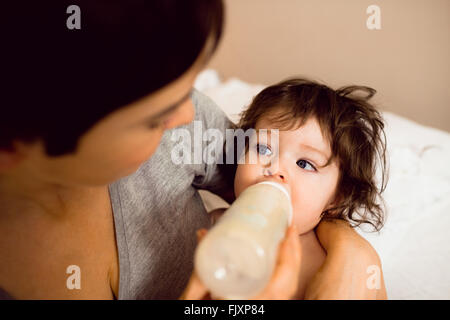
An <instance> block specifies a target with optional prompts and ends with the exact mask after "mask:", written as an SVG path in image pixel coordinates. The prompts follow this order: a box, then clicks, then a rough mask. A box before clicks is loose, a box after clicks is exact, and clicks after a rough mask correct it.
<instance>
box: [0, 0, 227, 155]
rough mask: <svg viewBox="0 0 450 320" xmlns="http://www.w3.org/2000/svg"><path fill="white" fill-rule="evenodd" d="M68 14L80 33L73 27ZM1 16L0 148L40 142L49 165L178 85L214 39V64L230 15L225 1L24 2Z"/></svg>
mask: <svg viewBox="0 0 450 320" xmlns="http://www.w3.org/2000/svg"><path fill="white" fill-rule="evenodd" d="M10 2H13V1H10ZM70 5H77V6H78V7H79V8H80V13H81V14H80V21H81V25H80V26H81V28H80V29H69V28H68V27H67V25H66V21H67V19H68V18H69V17H70V16H71V14H72V13H73V11H70V12H69V13H67V8H68V7H69V6H70ZM1 11H2V14H1V17H0V20H1V29H2V30H1V31H0V32H1V33H2V36H1V40H2V43H1V53H0V58H1V62H0V66H1V68H0V69H1V73H0V77H1V79H2V81H1V83H2V84H3V85H2V87H1V89H0V93H1V96H0V97H1V102H0V103H1V107H0V149H10V148H11V147H12V142H13V141H14V140H21V141H33V140H36V139H42V140H43V141H44V143H45V147H46V151H47V154H48V155H51V156H57V155H62V154H65V153H69V152H73V151H75V150H76V146H77V141H78V140H79V138H80V136H81V135H83V134H84V133H85V132H86V131H87V130H88V129H89V128H91V127H92V126H93V125H94V124H95V123H96V122H98V121H99V120H100V119H101V118H103V117H105V116H106V115H107V114H109V113H111V112H112V111H114V110H116V109H118V108H120V107H123V106H125V105H127V104H129V103H131V102H133V101H136V100H138V99H140V98H142V97H144V96H146V95H148V94H150V93H152V92H154V91H156V90H158V89H160V88H162V87H163V86H165V85H167V84H169V83H170V82H172V81H174V80H175V79H177V78H178V77H180V76H181V75H182V74H183V73H185V72H186V71H187V70H188V69H189V67H190V66H192V65H193V63H194V62H195V61H196V60H197V58H198V57H199V54H200V53H201V51H202V50H203V49H204V48H205V46H206V43H207V41H209V40H212V46H211V49H210V52H208V58H209V56H210V55H211V54H212V52H213V51H214V50H215V48H216V46H217V43H218V41H219V39H220V36H221V33H222V25H223V14H224V10H223V4H222V1H221V0H190V1H180V0H123V1H117V0H116V1H115V0H80V1H77V0H73V1H72V0H71V1H63V0H60V1H29V2H28V1H25V2H24V1H19V2H17V4H14V2H13V4H2V9H1ZM3 15H4V16H3ZM3 33H6V34H3ZM205 62H206V61H205Z"/></svg>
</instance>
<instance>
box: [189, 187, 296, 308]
mask: <svg viewBox="0 0 450 320" xmlns="http://www.w3.org/2000/svg"><path fill="white" fill-rule="evenodd" d="M291 220H292V204H291V198H290V194H289V192H288V191H287V190H286V189H285V188H284V187H283V186H282V185H281V184H279V183H276V182H271V181H265V182H260V183H257V184H254V185H252V186H250V187H248V188H247V189H245V190H244V191H243V192H242V193H241V195H240V196H239V197H238V198H237V199H236V200H235V201H234V203H233V204H232V205H231V207H230V208H229V209H228V210H227V211H226V212H225V213H224V214H223V216H222V217H221V218H220V219H219V221H218V222H217V224H216V225H214V227H213V228H211V230H210V231H209V232H208V233H207V234H206V236H205V237H204V238H203V240H202V241H201V242H200V243H199V246H198V248H197V250H196V253H195V269H196V272H197V274H198V276H199V277H200V279H201V280H202V282H203V283H204V284H205V286H206V287H208V288H209V290H210V291H211V295H212V296H213V297H216V298H223V299H248V298H252V297H253V296H255V295H256V294H258V293H260V292H261V291H262V290H263V289H264V288H265V287H266V285H267V284H268V282H269V280H270V278H271V276H272V273H273V271H274V267H275V263H276V259H277V255H278V246H279V244H280V242H281V241H282V240H283V238H284V236H285V233H286V229H287V227H288V226H289V224H290V223H291Z"/></svg>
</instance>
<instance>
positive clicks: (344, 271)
mask: <svg viewBox="0 0 450 320" xmlns="http://www.w3.org/2000/svg"><path fill="white" fill-rule="evenodd" d="M316 234H317V236H318V238H319V241H320V243H321V245H322V246H323V247H324V249H325V250H326V251H327V258H326V260H325V262H324V264H323V265H322V267H321V268H320V269H319V271H318V272H317V273H316V274H315V276H314V277H313V279H312V280H311V281H310V282H309V283H308V287H307V288H306V293H305V299H326V300H336V299H387V295H386V289H385V286H384V279H383V273H382V271H381V270H382V269H381V261H380V258H379V257H378V255H377V253H376V252H375V250H374V249H373V248H372V246H371V245H370V244H369V243H368V242H367V241H366V240H365V239H363V238H362V237H361V236H360V235H359V234H358V233H357V232H356V231H355V230H353V229H352V228H351V227H350V226H349V224H348V223H347V222H345V221H341V220H333V221H326V220H323V221H322V222H320V224H319V226H318V227H317V229H316Z"/></svg>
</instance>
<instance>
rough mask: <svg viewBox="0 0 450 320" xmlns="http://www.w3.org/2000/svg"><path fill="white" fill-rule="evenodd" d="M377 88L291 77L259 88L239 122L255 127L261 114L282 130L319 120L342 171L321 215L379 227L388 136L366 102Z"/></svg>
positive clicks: (384, 184)
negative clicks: (336, 86) (332, 203)
mask: <svg viewBox="0 0 450 320" xmlns="http://www.w3.org/2000/svg"><path fill="white" fill-rule="evenodd" d="M358 92H360V93H361V92H362V93H365V95H361V94H358ZM375 93H376V91H375V90H374V89H372V88H369V87H364V86H347V87H342V88H340V89H338V90H333V89H331V88H330V87H328V86H326V85H323V84H319V83H317V82H314V81H310V80H307V79H289V80H286V81H283V82H280V83H278V84H275V85H273V86H270V87H267V88H265V89H264V90H263V91H261V92H260V93H259V94H258V95H257V96H256V97H255V98H254V99H253V101H252V103H251V105H250V106H249V107H248V109H246V110H245V111H244V112H243V113H242V114H241V120H240V122H239V124H238V127H239V128H241V129H243V130H247V129H250V128H255V127H256V123H257V121H258V120H259V119H261V118H262V117H267V118H266V119H268V120H270V121H272V123H273V124H274V126H276V127H278V128H279V129H280V130H293V129H297V128H299V127H300V126H302V125H303V124H304V123H305V122H306V121H307V120H308V119H310V118H315V119H317V121H318V123H319V125H320V128H321V130H322V133H323V134H324V136H325V137H326V138H327V140H328V141H329V142H330V146H331V150H332V156H331V158H330V159H329V163H330V162H331V161H332V160H333V159H334V160H335V161H337V164H338V165H339V171H340V175H339V181H338V185H337V190H336V201H335V202H336V205H335V206H334V207H333V208H330V209H329V210H326V211H325V212H323V213H322V217H323V218H324V219H343V220H347V221H349V222H350V223H351V225H352V226H359V225H361V224H363V223H367V224H370V225H372V226H373V228H374V229H375V230H377V231H379V230H380V229H381V228H382V226H383V224H384V218H385V217H384V213H383V208H382V207H383V206H382V198H381V193H382V192H383V191H384V189H385V187H386V181H387V179H386V177H387V174H386V137H385V134H384V123H383V120H382V117H381V115H380V113H379V112H378V111H377V110H376V109H375V107H374V106H373V105H372V104H370V103H369V102H368V100H369V99H370V98H372V96H373V95H374V94H375ZM377 160H379V161H378V162H379V164H380V167H379V168H380V174H381V175H380V177H381V181H380V186H379V187H377V181H376V177H375V176H376V171H377ZM379 200H380V201H379Z"/></svg>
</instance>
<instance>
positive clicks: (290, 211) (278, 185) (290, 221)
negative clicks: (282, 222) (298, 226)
mask: <svg viewBox="0 0 450 320" xmlns="http://www.w3.org/2000/svg"><path fill="white" fill-rule="evenodd" d="M257 184H268V185H271V186H274V187H275V188H277V189H279V190H281V191H282V192H283V193H284V194H285V195H286V197H287V198H288V201H289V216H288V223H289V225H291V223H292V211H293V209H292V202H291V195H290V194H289V191H288V190H287V189H286V188H285V187H283V185H282V184H280V183H278V182H274V181H263V182H259V183H257Z"/></svg>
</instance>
